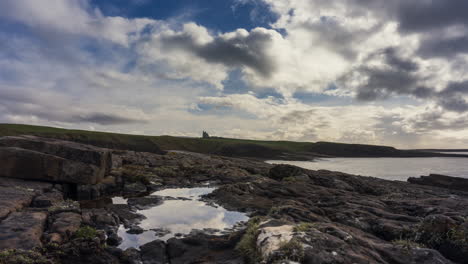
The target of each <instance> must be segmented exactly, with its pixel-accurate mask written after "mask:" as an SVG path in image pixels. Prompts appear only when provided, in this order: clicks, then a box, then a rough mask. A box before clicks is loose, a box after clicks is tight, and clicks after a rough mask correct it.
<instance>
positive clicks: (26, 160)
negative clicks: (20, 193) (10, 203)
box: [0, 147, 103, 184]
mask: <svg viewBox="0 0 468 264" xmlns="http://www.w3.org/2000/svg"><path fill="white" fill-rule="evenodd" d="M0 160H1V161H2V166H1V167H0V177H10V178H17V179H26V180H39V181H48V182H60V183H78V184H95V183H96V182H98V180H100V179H101V177H102V176H103V175H101V174H100V172H99V169H98V167H96V166H94V165H90V164H86V163H82V162H77V161H71V160H67V159H64V158H60V157H57V156H53V155H49V154H44V153H41V152H37V151H33V150H26V149H21V148H14V147H0Z"/></svg>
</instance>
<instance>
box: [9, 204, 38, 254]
mask: <svg viewBox="0 0 468 264" xmlns="http://www.w3.org/2000/svg"><path fill="white" fill-rule="evenodd" d="M46 220H47V213H45V212H29V211H24V212H14V213H11V214H10V215H9V216H8V218H6V219H5V220H3V221H2V222H1V223H0V230H1V232H0V250H4V249H24V250H30V249H33V248H34V247H38V246H41V245H42V243H41V236H42V233H43V232H44V226H45V223H46Z"/></svg>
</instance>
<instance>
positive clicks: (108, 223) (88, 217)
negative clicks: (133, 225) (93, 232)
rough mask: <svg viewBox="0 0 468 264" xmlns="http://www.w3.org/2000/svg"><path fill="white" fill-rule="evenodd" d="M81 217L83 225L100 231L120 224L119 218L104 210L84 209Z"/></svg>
mask: <svg viewBox="0 0 468 264" xmlns="http://www.w3.org/2000/svg"><path fill="white" fill-rule="evenodd" d="M81 215H82V218H83V223H85V224H87V225H90V226H94V227H97V228H100V229H102V228H105V227H116V226H118V225H119V224H120V221H119V217H118V216H117V215H116V214H114V213H112V212H109V211H107V210H106V209H104V208H94V209H84V210H83V211H82V214H81Z"/></svg>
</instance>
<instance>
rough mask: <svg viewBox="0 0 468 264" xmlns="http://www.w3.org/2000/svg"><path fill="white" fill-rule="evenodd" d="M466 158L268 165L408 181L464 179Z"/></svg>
mask: <svg viewBox="0 0 468 264" xmlns="http://www.w3.org/2000/svg"><path fill="white" fill-rule="evenodd" d="M467 161H468V159H467V158H329V159H317V160H316V161H277V160H274V161H268V163H271V164H291V165H295V166H299V167H302V168H305V169H310V170H331V171H340V172H346V173H350V174H357V175H364V176H373V177H378V178H382V179H387V180H399V181H406V180H407V179H408V178H409V177H419V176H421V175H429V174H431V173H433V174H443V175H448V176H456V177H462V178H468V162H467Z"/></svg>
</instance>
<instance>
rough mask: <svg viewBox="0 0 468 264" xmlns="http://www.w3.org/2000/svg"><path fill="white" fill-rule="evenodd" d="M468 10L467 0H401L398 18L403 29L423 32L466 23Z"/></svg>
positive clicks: (467, 22)
mask: <svg viewBox="0 0 468 264" xmlns="http://www.w3.org/2000/svg"><path fill="white" fill-rule="evenodd" d="M389 2H391V1H389ZM467 10H468V1H466V0H430V1H429V0H411V1H408V0H400V1H399V7H398V9H397V18H398V22H399V28H400V30H401V31H405V32H422V31H430V30H434V29H440V28H445V27H448V26H451V25H466V24H468V16H467Z"/></svg>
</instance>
